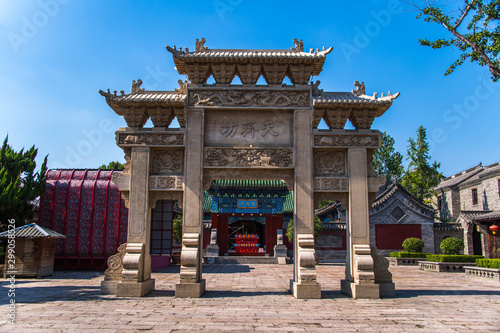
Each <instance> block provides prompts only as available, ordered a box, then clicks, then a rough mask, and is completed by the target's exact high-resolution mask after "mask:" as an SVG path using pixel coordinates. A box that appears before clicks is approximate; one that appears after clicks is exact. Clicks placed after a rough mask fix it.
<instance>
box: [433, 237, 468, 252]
mask: <svg viewBox="0 0 500 333" xmlns="http://www.w3.org/2000/svg"><path fill="white" fill-rule="evenodd" d="M439 247H440V248H441V251H443V253H444V254H460V253H461V252H462V251H463V249H464V241H463V240H461V239H460V238H455V237H448V238H445V239H443V241H442V242H441V245H440V246H439Z"/></svg>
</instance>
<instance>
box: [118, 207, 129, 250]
mask: <svg viewBox="0 0 500 333" xmlns="http://www.w3.org/2000/svg"><path fill="white" fill-rule="evenodd" d="M127 228H128V208H127V207H125V200H123V199H120V230H119V237H118V244H123V243H126V242H127Z"/></svg>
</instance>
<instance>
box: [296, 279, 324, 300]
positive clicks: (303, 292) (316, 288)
mask: <svg viewBox="0 0 500 333" xmlns="http://www.w3.org/2000/svg"><path fill="white" fill-rule="evenodd" d="M290 291H291V292H292V294H293V296H294V297H295V298H297V299H320V298H321V285H320V284H319V283H316V284H299V283H296V282H295V281H293V280H290Z"/></svg>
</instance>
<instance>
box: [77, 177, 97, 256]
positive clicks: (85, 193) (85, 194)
mask: <svg viewBox="0 0 500 333" xmlns="http://www.w3.org/2000/svg"><path fill="white" fill-rule="evenodd" d="M94 184H95V181H93V180H84V181H83V187H82V198H81V202H80V209H81V213H80V230H79V233H78V239H77V250H76V254H79V255H90V253H91V252H90V241H91V239H90V232H91V230H90V229H91V225H92V215H93V204H94Z"/></svg>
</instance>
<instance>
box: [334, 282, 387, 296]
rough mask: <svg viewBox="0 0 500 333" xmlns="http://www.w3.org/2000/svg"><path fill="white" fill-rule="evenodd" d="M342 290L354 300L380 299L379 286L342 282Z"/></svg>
mask: <svg viewBox="0 0 500 333" xmlns="http://www.w3.org/2000/svg"><path fill="white" fill-rule="evenodd" d="M340 290H341V291H342V292H343V293H344V294H346V295H347V296H351V297H352V298H373V299H379V298H380V289H379V286H378V284H355V283H354V282H350V281H347V280H341V281H340Z"/></svg>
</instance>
